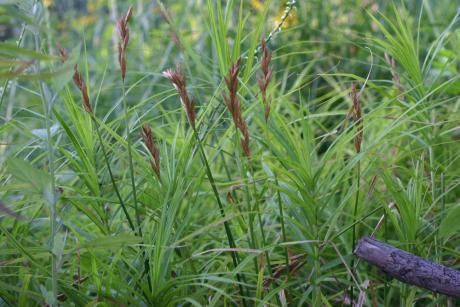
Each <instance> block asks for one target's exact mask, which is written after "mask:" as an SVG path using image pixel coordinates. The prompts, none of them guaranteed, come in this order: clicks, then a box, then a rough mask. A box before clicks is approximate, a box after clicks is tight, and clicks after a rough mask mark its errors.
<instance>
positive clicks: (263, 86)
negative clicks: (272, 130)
mask: <svg viewBox="0 0 460 307" xmlns="http://www.w3.org/2000/svg"><path fill="white" fill-rule="evenodd" d="M261 46H262V59H261V62H260V66H261V70H262V74H261V75H259V76H258V78H257V83H258V85H259V89H260V93H261V95H262V102H263V103H264V106H265V111H264V116H265V121H267V120H268V116H269V115H270V104H271V101H272V98H271V97H269V96H267V88H268V85H269V83H270V80H271V77H272V74H273V68H272V67H270V61H271V59H272V53H271V52H270V51H269V50H268V48H267V44H266V42H265V39H263V38H262V41H261Z"/></svg>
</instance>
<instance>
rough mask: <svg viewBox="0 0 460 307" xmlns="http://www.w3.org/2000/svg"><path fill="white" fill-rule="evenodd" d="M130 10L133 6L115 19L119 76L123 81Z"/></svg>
mask: <svg viewBox="0 0 460 307" xmlns="http://www.w3.org/2000/svg"><path fill="white" fill-rule="evenodd" d="M132 12H133V8H132V7H130V8H129V9H128V11H127V12H126V14H125V15H123V16H121V17H120V18H119V19H118V20H117V30H118V34H119V35H120V41H119V42H118V63H119V64H120V69H121V78H122V79H123V81H125V76H126V49H127V48H128V42H129V28H128V22H129V19H130V18H131V15H132Z"/></svg>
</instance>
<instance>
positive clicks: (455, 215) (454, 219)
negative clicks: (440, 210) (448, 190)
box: [439, 205, 460, 239]
mask: <svg viewBox="0 0 460 307" xmlns="http://www.w3.org/2000/svg"><path fill="white" fill-rule="evenodd" d="M458 221H460V205H458V206H456V207H452V208H450V209H449V211H448V212H447V215H446V217H445V218H444V219H443V220H442V222H441V225H440V226H439V236H440V237H441V238H443V239H447V238H448V237H450V236H452V235H453V234H455V233H457V232H458V231H459V230H460V223H459V222H458Z"/></svg>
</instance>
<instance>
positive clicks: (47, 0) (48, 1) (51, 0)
mask: <svg viewBox="0 0 460 307" xmlns="http://www.w3.org/2000/svg"><path fill="white" fill-rule="evenodd" d="M53 4H54V0H43V5H44V6H45V7H50V6H52V5H53Z"/></svg>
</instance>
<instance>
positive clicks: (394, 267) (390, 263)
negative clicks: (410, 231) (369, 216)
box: [354, 237, 460, 298]
mask: <svg viewBox="0 0 460 307" xmlns="http://www.w3.org/2000/svg"><path fill="white" fill-rule="evenodd" d="M354 253H355V255H356V256H358V257H359V258H361V259H363V260H365V261H366V262H368V263H370V264H372V265H375V266H376V267H378V268H380V269H381V270H382V271H383V272H384V273H385V274H387V275H389V276H391V277H393V278H396V279H398V280H400V281H402V282H404V283H407V284H410V285H414V286H417V287H420V288H424V289H428V290H431V291H433V292H437V293H442V294H446V295H449V296H452V297H457V298H460V271H458V270H454V269H451V268H448V267H445V266H442V265H440V264H437V263H433V262H430V261H428V260H425V259H423V258H420V257H418V256H415V255H413V254H410V253H408V252H406V251H403V250H401V249H398V248H395V247H393V246H391V245H388V244H385V243H382V242H380V241H377V240H375V239H372V238H370V237H364V238H362V239H361V240H360V241H359V243H358V245H357V247H356V249H355V251H354Z"/></svg>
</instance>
